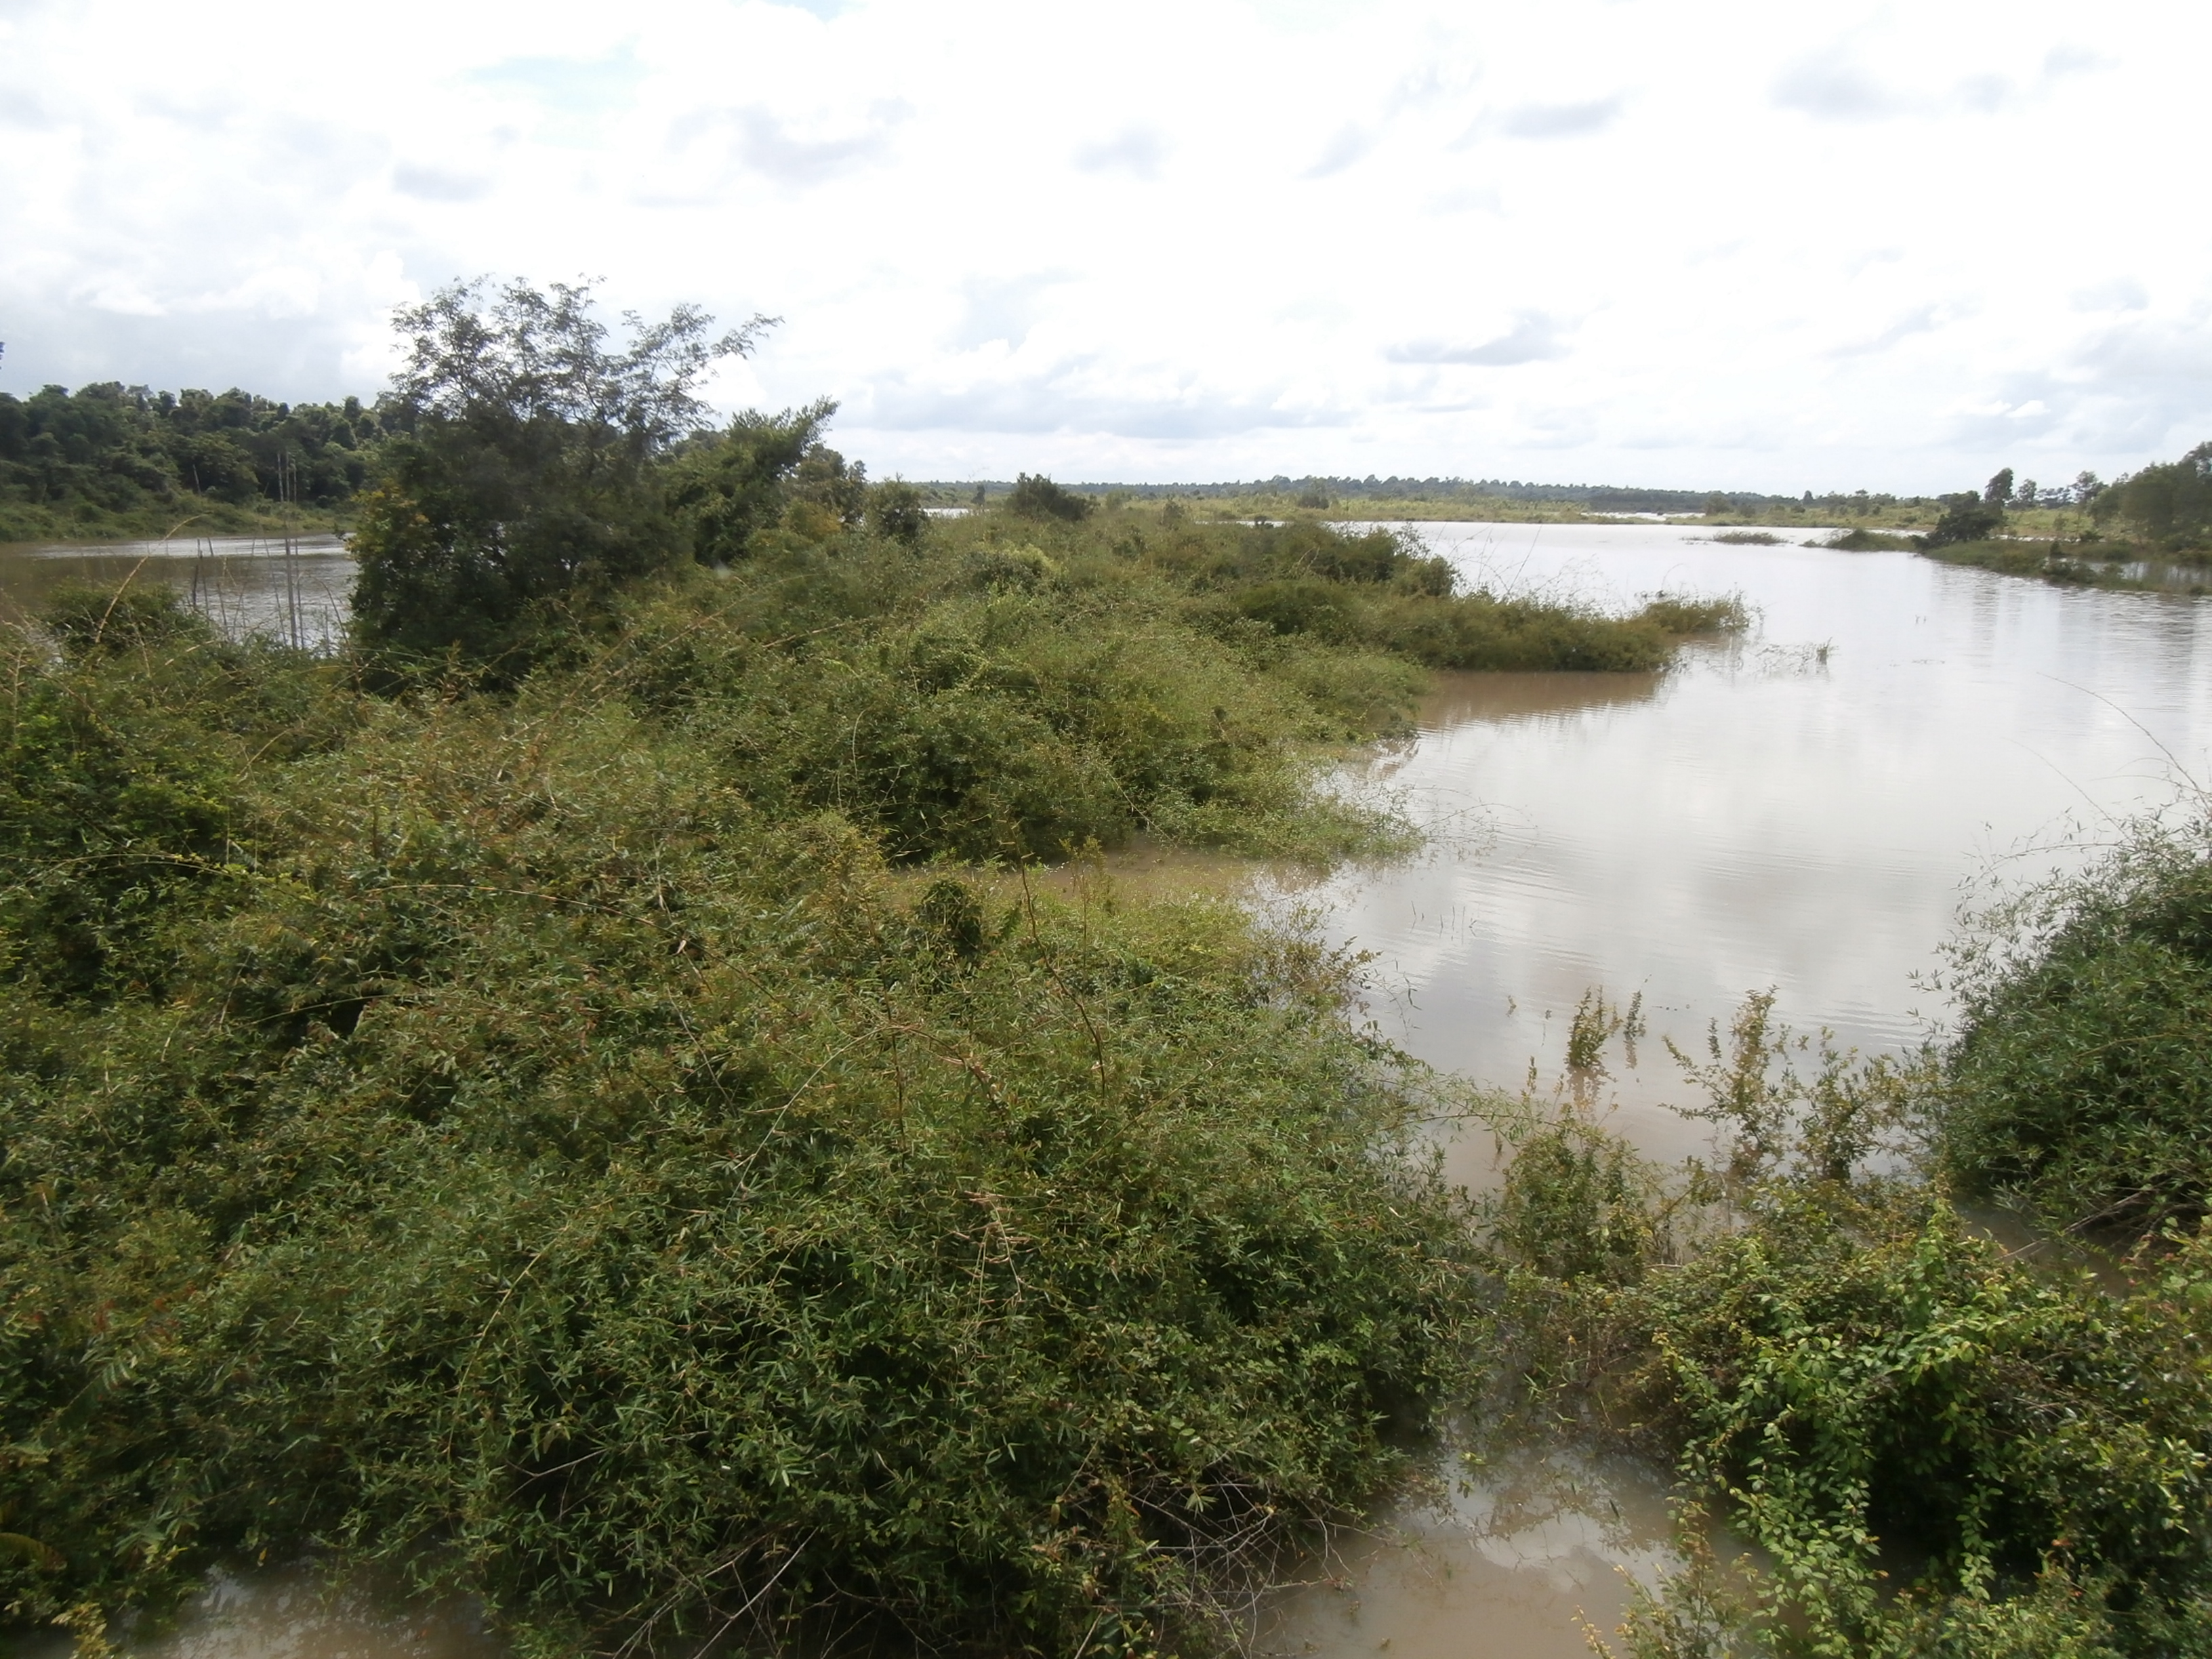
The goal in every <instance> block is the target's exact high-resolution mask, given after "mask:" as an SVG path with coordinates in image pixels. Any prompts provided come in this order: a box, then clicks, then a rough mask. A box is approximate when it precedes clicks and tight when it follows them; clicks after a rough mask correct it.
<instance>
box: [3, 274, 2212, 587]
mask: <svg viewBox="0 0 2212 1659" xmlns="http://www.w3.org/2000/svg"><path fill="white" fill-rule="evenodd" d="M432 303H433V304H435V303H436V302H435V301H433V302H432ZM813 407H814V409H815V410H816V411H817V412H815V413H814V414H812V416H811V420H810V419H809V418H807V417H806V416H805V411H787V412H786V415H785V416H781V417H769V416H758V415H754V416H747V417H741V419H744V418H750V419H752V420H754V421H757V422H772V421H773V420H775V419H778V418H780V419H782V420H783V421H784V422H785V427H784V428H781V429H780V430H779V433H778V435H775V437H773V438H768V437H764V438H763V442H765V443H767V444H768V446H769V447H770V448H777V447H779V446H781V447H790V446H791V445H792V444H793V441H796V443H797V450H796V451H795V452H794V453H793V459H792V465H793V466H794V467H796V466H798V465H799V463H800V459H801V454H802V453H803V452H805V450H806V448H807V447H808V445H809V444H811V443H813V442H815V441H817V439H818V435H819V431H820V428H822V426H823V424H824V423H825V422H826V421H827V419H828V416H829V413H830V412H831V410H830V408H829V406H826V405H815V406H813ZM419 414H420V410H419V409H418V408H417V406H416V404H413V403H410V400H409V399H407V398H404V397H399V396H397V395H395V394H394V393H393V392H390V391H386V392H384V393H383V394H381V395H380V396H379V397H377V398H374V400H373V401H371V402H368V403H364V402H363V401H362V399H361V398H358V397H348V398H343V400H340V401H337V402H325V403H297V404H293V403H286V402H283V401H281V400H278V399H275V398H264V397H262V396H260V395H258V393H254V392H246V391H244V390H241V389H240V388H239V387H236V386H233V387H231V388H229V389H228V390H227V391H223V392H210V391H207V390H204V389H200V388H185V389H184V390H182V391H179V392H166V391H162V392H157V391H155V390H152V389H151V388H149V387H147V386H136V385H125V383H123V382H121V381H119V380H103V381H97V382H94V383H91V384H88V385H85V386H79V387H77V388H76V390H74V391H71V390H70V388H68V387H65V386H58V385H50V386H43V387H41V388H40V390H39V391H37V392H33V393H32V394H30V395H29V396H28V397H18V396H17V395H16V394H15V393H13V392H0V518H4V517H6V516H7V514H6V509H7V508H8V507H19V508H29V509H33V511H34V512H36V511H42V512H43V513H44V515H45V522H46V524H48V525H49V526H52V525H54V524H67V523H69V522H70V521H72V520H74V521H75V522H76V523H78V524H81V525H82V526H84V527H85V528H86V529H88V530H89V531H92V532H95V533H96V532H98V531H100V529H103V528H109V527H114V526H110V525H107V524H105V523H103V520H116V521H128V520H133V519H136V520H138V523H137V524H136V525H130V526H127V527H132V528H143V527H144V526H145V525H146V524H147V523H149V522H150V521H149V520H148V518H147V515H148V514H149V513H160V512H161V511H162V510H164V509H168V510H172V511H174V510H185V511H192V510H202V511H204V510H207V509H210V508H216V509H220V508H226V507H227V508H230V509H234V510H237V509H244V510H249V511H250V510H255V509H264V508H267V507H274V506H277V505H281V504H290V505H296V506H303V507H313V508H318V509H323V510H325V511H332V510H335V511H338V512H347V511H349V510H350V509H352V508H353V507H354V506H355V504H356V501H358V499H359V498H360V496H361V495H362V493H363V492H364V491H365V490H366V489H368V487H369V486H370V484H371V483H372V481H373V480H374V477H376V476H377V472H378V466H379V457H380V452H381V451H382V450H383V448H384V447H385V446H386V444H387V443H389V442H390V441H392V440H393V439H395V438H404V437H405V436H406V435H409V434H410V433H412V432H413V430H414V429H415V426H416V421H417V419H418V417H419ZM690 416H691V417H692V418H693V424H694V425H696V426H699V427H701V428H702V429H703V425H704V420H703V416H704V409H703V405H702V406H701V407H700V408H699V409H697V410H691V411H690ZM793 422H796V424H793ZM763 432H765V428H763ZM832 454H834V452H827V451H824V452H823V453H821V454H819V455H817V456H816V457H815V458H814V459H813V460H812V462H811V463H810V465H812V466H814V467H816V468H817V469H828V470H829V471H828V476H826V477H823V478H822V479H811V480H810V483H812V484H813V485H814V486H815V487H816V489H817V494H818V493H822V491H823V490H827V491H828V492H829V494H832V495H834V494H836V486H837V481H838V478H839V477H840V476H841V474H840V471H839V469H841V468H842V467H843V466H844V465H845V464H844V463H843V462H842V458H838V459H836V460H834V461H833V460H832V459H829V457H830V456H831V455H832ZM1024 476H1026V475H1024ZM863 478H864V472H863V471H862V469H860V468H859V467H858V466H857V465H855V466H854V467H852V468H851V477H850V478H849V479H848V480H846V481H845V483H844V486H843V487H844V489H845V490H846V493H847V494H848V495H850V494H851V492H852V491H853V490H854V489H859V488H860V487H861V481H862V479H863ZM2208 479H2212V445H2199V446H2197V447H2196V448H2195V449H2193V450H2191V451H2190V452H2189V453H2187V454H2186V455H2185V456H2183V457H2182V458H2181V459H2179V460H2176V461H2172V462H2166V463H2159V464H2154V465H2150V466H2147V467H2144V468H2142V469H2140V470H2139V471H2136V472H2133V473H2123V474H2121V475H2120V476H2119V477H2118V478H2116V479H2114V480H2112V483H2110V484H2107V483H2106V482H2105V481H2104V480H2102V479H2100V478H2099V477H2098V476H2097V475H2096V474H2095V473H2094V472H2091V471H2082V472H2081V473H2080V474H2078V475H2077V476H2076V477H2075V479H2074V480H2073V481H2072V482H2071V483H2067V484H2063V485H2057V486H2044V485H2039V484H2038V483H2037V482H2036V481H2035V480H2034V479H2033V478H2026V477H2019V478H2017V480H2016V475H2015V471H2014V470H2013V469H2012V468H2009V467H2008V468H2006V469H2004V470H2003V471H2001V472H2000V473H1999V474H1998V475H1997V476H1996V477H1995V478H1992V479H1991V480H1990V484H1989V485H1988V486H1987V487H1985V488H1984V489H1983V490H1981V491H1965V492H1960V493H1959V494H1957V495H1937V496H1925V495H1896V494H1893V493H1889V492H1886V491H1869V490H1866V489H1859V490H1853V491H1842V490H1830V491H1827V492H1826V493H1818V494H1816V493H1815V492H1814V491H1813V490H1810V489H1808V490H1806V491H1804V492H1803V493H1802V495H1780V494H1771V493H1765V492H1760V491H1756V490H1696V489H1645V488H1637V487H1630V486H1621V485H1612V484H1587V483H1539V482H1536V481H1534V480H1523V479H1519V478H1510V479H1505V478H1481V479H1468V478H1460V477H1412V476H1403V477H1401V476H1400V475H1397V474H1395V473H1394V474H1392V475H1390V476H1389V477H1378V476H1377V475H1376V474H1373V473H1370V474H1368V475H1366V476H1365V477H1349V476H1346V477H1334V476H1330V477H1323V476H1321V475H1317V474H1310V475H1307V476H1305V477H1290V476H1288V475H1285V474H1277V475H1276V476H1275V477H1271V478H1266V479H1254V480H1248V481H1241V482H1239V481H1232V482H1226V483H1114V482H1110V481H1106V482H1095V483H1075V484H1071V485H1067V486H1065V489H1066V490H1067V491H1069V492H1070V493H1071V494H1073V495H1082V496H1106V495H1121V496H1124V497H1127V498H1129V499H1133V500H1139V501H1147V500H1155V499H1173V498H1178V497H1180V498H1184V499H1190V500H1198V501H1208V500H1229V499H1237V498H1245V497H1252V496H1261V497H1277V498H1282V499H1285V500H1286V501H1291V503H1292V504H1294V505H1296V506H1298V507H1305V508H1309V509H1318V510H1327V509H1328V508H1330V507H1338V506H1342V505H1347V504H1350V503H1352V502H1356V501H1434V502H1439V503H1447V504H1453V503H1455V504H1468V503H1473V502H1478V501H1485V500H1491V501H1528V502H1547V503H1557V504H1559V505H1561V506H1574V507H1583V508H1584V509H1585V510H1587V511H1589V512H1593V513H1669V514H1681V515H1685V516H1686V515H1691V514H1703V515H1705V516H1706V517H1718V516H1724V515H1737V516H1741V515H1746V514H1756V513H1762V512H1790V513H1803V512H1806V511H1813V512H1817V513H1826V514H1828V515H1832V516H1835V517H1838V518H1852V517H1869V516H1872V515H1874V514H1876V513H1883V512H1886V511H1888V510H1890V509H1892V508H1896V507H1936V508H1940V509H1942V512H1943V513H1945V514H1946V515H1947V516H1946V518H1945V520H1944V521H1943V522H1944V525H1945V526H1946V527H1945V528H1942V529H1939V531H1938V532H1936V533H1937V534H1938V536H1939V537H1940V538H1943V539H1945V540H1947V541H1960V540H1972V539H1976V538H1980V537H1984V536H1989V535H1994V534H1996V533H1998V527H1999V526H2001V525H2002V522H2003V521H2004V520H2003V515H2004V514H2005V513H2012V512H2018V511H2023V510H2028V509H2035V508H2042V509H2053V508H2068V507H2075V508H2087V509H2090V510H2091V513H2092V516H2093V519H2094V520H2095V522H2096V523H2097V524H2098V525H2099V526H2100V528H2101V527H2111V526H2115V525H2116V524H2124V525H2126V526H2131V527H2133V528H2134V529H2135V530H2136V531H2137V532H2138V533H2140V534H2142V535H2143V536H2145V537H2147V538H2149V539H2150V540H2152V541H2154V542H2156V543H2159V544H2165V545H2167V546H2169V547H2190V546H2196V545H2200V544H2203V541H2204V539H2205V538H2206V535H2207V533H2208V530H2212V505H2208V501H2212V483H2208V482H2207V481H2208ZM2000 481H2002V488H2001V489H2000ZM1022 484H1023V480H1022V479H1014V480H1000V479H984V480H966V481H959V482H951V481H942V480H938V481H926V482H922V483H919V484H917V485H916V486H915V488H916V489H918V491H919V492H920V499H921V500H923V501H932V502H961V503H977V504H980V503H981V502H984V501H991V500H995V499H1000V498H1003V497H1006V496H1008V495H1012V494H1014V493H1015V492H1016V491H1017V490H1018V489H1020V488H1021V487H1022ZM854 499H857V497H855V498H854ZM1991 514H1996V517H1994V518H1992V517H1991V516H1990V515H1991Z"/></svg>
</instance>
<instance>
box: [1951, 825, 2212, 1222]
mask: <svg viewBox="0 0 2212 1659" xmlns="http://www.w3.org/2000/svg"><path fill="white" fill-rule="evenodd" d="M2209 847H2212V835H2208V833H2207V831H2206V829H2205V827H2204V826H2203V824H2201V823H2198V824H2193V825H2188V826H2185V827H2183V828H2181V829H2167V828H2166V827H2163V826H2160V825H2156V824H2150V825H2140V826H2137V827H2136V829H2134V830H2132V831H2131V832H2130V834H2129V835H2128V836H2126V837H2125V838H2124V841H2123V842H2122V843H2121V844H2120V845H2119V847H2118V848H2117V850H2115V851H2114V852H2113V853H2112V854H2110V855H2109V856H2108V857H2106V859H2105V860H2103V861H2101V862H2100V864H2098V865H2096V866H2093V868H2091V869H2090V870H2088V871H2087V872H2083V873H2081V874H2079V875H2075V876H2071V877H2068V878H2063V879H2061V880H2058V881H2056V882H2053V883H2050V884H2045V885H2043V886H2040V887H2038V888H2035V889H2033V890H2029V891H2027V892H2025V893H2023V894H2021V895H2019V896H2015V898H2013V899H2012V900H2010V901H2009V902H2006V903H2005V904H2003V905H2002V906H1999V907H1996V908H1994V909H1993V910H1992V911H1991V912H1990V914H1988V915H1986V916H1985V917H1984V927H1983V929H1982V932H1981V933H1980V934H1979V936H1978V937H1977V938H1975V939H1972V940H1971V941H1970V943H1969V944H1968V945H1966V947H1965V948H1964V949H1962V951H1960V958H1959V961H1958V963H1957V966H1958V968H1959V969H1960V989H1961V991H1962V993H1963V996H1962V1006H1961V1013H1960V1034H1959V1036H1958V1038H1957V1040H1956V1042H1954V1044H1953V1046H1952V1048H1951V1050H1950V1053H1949V1056H1948V1074H1949V1075H1948V1085H1949V1086H1948V1088H1947V1089H1946V1091H1944V1094H1943V1096H1942V1104H1941V1112H1940V1118H1939V1125H1938V1139H1939V1146H1940V1151H1941V1155H1942V1160H1943V1164H1944V1166H1945V1168H1946V1169H1947V1170H1948V1171H1949V1172H1950V1173H1951V1175H1952V1176H1953V1177H1954V1179H1955V1180H1956V1181H1958V1182H1960V1184H1961V1185H1962V1186H1963V1187H1964V1188H1966V1189H1967V1190H1968V1191H1971V1192H1975V1193H1979V1194H2003V1195H2008V1196H2011V1197H2013V1198H2015V1199H2016V1200H2020V1201H2023V1202H2025V1203H2027V1205H2029V1206H2032V1207H2033V1208H2034V1209H2036V1210H2037V1211H2039V1212H2041V1213H2042V1214H2043V1215H2044V1216H2045V1217H2047V1218H2050V1219H2051V1221H2052V1222H2053V1223H2054V1224H2056V1225H2062V1226H2074V1227H2083V1228H2087V1229H2090V1230H2093V1231H2097V1230H2102V1231H2128V1232H2140V1231H2151V1230H2154V1229H2155V1228H2156V1227H2157V1226H2158V1225H2160V1224H2161V1223H2162V1222H2163V1221H2164V1220H2166V1218H2182V1219H2185V1220H2192V1221H2193V1220H2194V1219H2195V1218H2197V1217H2199V1216H2201V1215H2203V1213H2204V1212H2205V1208H2206V1201H2207V1196H2208V1194H2212V1040H2208V1035H2207V1034H2208V1033H2212V864H2208V862H2207V849H2208V848H2209Z"/></svg>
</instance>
